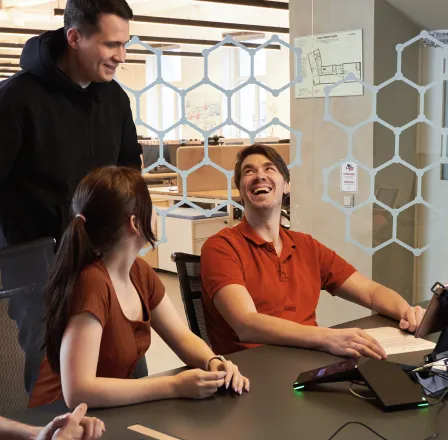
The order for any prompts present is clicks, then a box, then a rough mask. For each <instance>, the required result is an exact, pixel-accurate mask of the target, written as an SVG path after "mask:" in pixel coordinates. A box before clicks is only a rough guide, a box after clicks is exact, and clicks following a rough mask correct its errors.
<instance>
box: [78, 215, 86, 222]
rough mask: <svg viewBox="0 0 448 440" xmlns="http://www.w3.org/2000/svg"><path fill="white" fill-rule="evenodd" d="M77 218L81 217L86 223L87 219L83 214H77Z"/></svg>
mask: <svg viewBox="0 0 448 440" xmlns="http://www.w3.org/2000/svg"><path fill="white" fill-rule="evenodd" d="M76 217H81V218H82V219H83V220H84V223H85V222H86V218H85V217H84V216H83V215H82V214H76Z"/></svg>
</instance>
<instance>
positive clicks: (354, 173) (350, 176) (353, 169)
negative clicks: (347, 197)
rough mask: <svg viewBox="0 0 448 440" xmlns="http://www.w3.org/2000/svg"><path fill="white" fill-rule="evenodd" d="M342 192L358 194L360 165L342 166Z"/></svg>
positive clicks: (349, 163) (351, 163)
mask: <svg viewBox="0 0 448 440" xmlns="http://www.w3.org/2000/svg"><path fill="white" fill-rule="evenodd" d="M341 191H342V192H351V193H354V192H358V165H357V164H356V163H354V162H343V163H342V164H341Z"/></svg>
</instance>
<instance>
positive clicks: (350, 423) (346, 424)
mask: <svg viewBox="0 0 448 440" xmlns="http://www.w3.org/2000/svg"><path fill="white" fill-rule="evenodd" d="M349 425H360V426H362V427H363V428H366V429H368V430H369V431H370V432H372V433H373V434H375V435H376V436H377V437H378V438H380V439H382V440H388V439H387V438H386V437H383V436H382V435H381V434H378V433H377V432H376V431H375V430H374V429H372V428H371V427H370V426H367V425H366V424H365V423H362V422H347V423H345V424H344V425H342V426H341V427H340V428H339V429H338V430H337V431H336V432H335V433H334V434H333V435H332V436H331V437H330V438H329V439H328V440H333V439H334V438H335V437H336V436H337V435H338V434H339V433H340V432H341V431H342V430H343V429H345V428H346V427H347V426H349ZM425 440H426V439H425ZM428 440H429V439H428Z"/></svg>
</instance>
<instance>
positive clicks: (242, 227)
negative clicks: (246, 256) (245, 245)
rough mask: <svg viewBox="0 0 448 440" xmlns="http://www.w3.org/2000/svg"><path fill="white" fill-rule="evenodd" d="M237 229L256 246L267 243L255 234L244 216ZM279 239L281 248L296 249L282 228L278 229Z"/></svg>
mask: <svg viewBox="0 0 448 440" xmlns="http://www.w3.org/2000/svg"><path fill="white" fill-rule="evenodd" d="M237 228H238V230H239V231H240V232H241V234H243V235H244V237H246V238H247V239H248V240H250V241H252V242H253V243H255V244H256V245H258V246H261V245H263V244H266V243H268V242H267V241H266V240H264V239H263V238H261V237H260V236H259V235H258V234H257V233H256V232H255V229H254V228H253V227H252V226H251V225H250V224H249V222H248V221H247V220H246V216H243V219H242V220H241V223H240V224H239V225H238V226H237ZM280 238H281V239H282V243H283V246H287V247H288V248H290V249H294V248H295V247H296V245H295V243H294V242H293V240H292V239H291V237H290V236H289V234H288V233H287V232H286V231H285V230H284V229H283V228H280Z"/></svg>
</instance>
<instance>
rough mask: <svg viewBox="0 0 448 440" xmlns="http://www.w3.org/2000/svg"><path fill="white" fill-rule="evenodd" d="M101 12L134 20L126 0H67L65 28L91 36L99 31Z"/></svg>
mask: <svg viewBox="0 0 448 440" xmlns="http://www.w3.org/2000/svg"><path fill="white" fill-rule="evenodd" d="M100 14H114V15H118V16H119V17H121V18H124V19H125V20H132V19H133V18H134V14H133V12H132V9H131V8H130V7H129V5H128V4H127V2H126V0H67V5H66V6H65V12H64V29H65V33H66V34H67V32H68V30H69V29H71V28H74V29H77V30H78V31H79V32H81V33H82V34H83V35H86V36H90V35H91V34H93V33H95V32H97V31H98V18H99V15H100Z"/></svg>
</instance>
